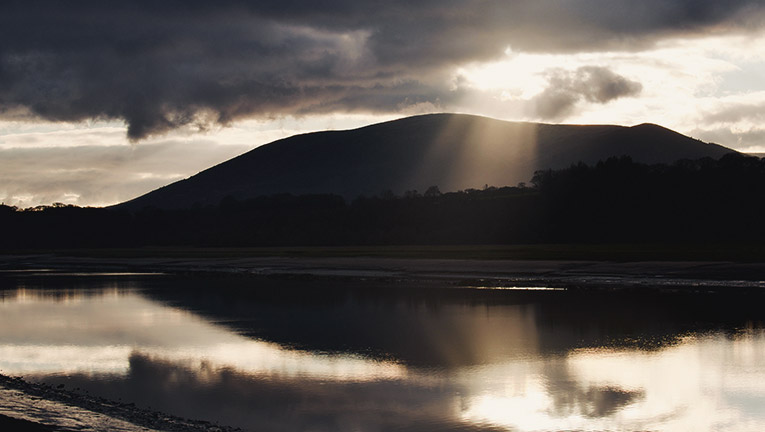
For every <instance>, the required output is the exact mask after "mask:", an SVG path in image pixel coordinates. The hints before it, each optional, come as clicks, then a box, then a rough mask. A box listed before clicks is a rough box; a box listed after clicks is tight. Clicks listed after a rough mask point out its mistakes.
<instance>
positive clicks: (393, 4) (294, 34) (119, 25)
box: [0, 0, 763, 140]
mask: <svg viewBox="0 0 765 432" xmlns="http://www.w3.org/2000/svg"><path fill="white" fill-rule="evenodd" d="M762 3H763V2H762V1H753V0H732V1H727V2H719V1H711V0H705V1H697V0H694V1H691V0H646V1H642V2H635V1H632V0H615V1H609V2H603V1H600V0H578V1H565V2H562V1H557V0H518V1H512V2H510V1H505V0H446V1H444V0H421V1H417V2H408V1H403V0H394V1H387V2H378V1H364V0H327V1H321V2H309V1H298V0H279V1H270V0H266V1H262V0H260V1H246V0H238V1H237V0H224V1H216V2H210V1H201V0H199V1H195V0H187V1H180V0H177V1H162V2H155V1H140V0H136V1H121V2H104V1H95V0H92V1H88V0H82V1H72V2H60V1H54V0H50V1H46V0H37V1H35V0H25V1H8V2H3V4H2V6H0V119H2V118H4V119H15V120H34V119H43V120H47V121H64V122H79V121H83V120H90V119H98V120H117V121H124V122H125V123H126V125H127V135H128V137H129V138H130V139H133V140H138V139H143V138H146V137H148V136H151V135H157V134H163V133H166V132H167V131H170V130H172V129H176V128H179V127H189V126H190V127H192V128H196V129H199V130H206V129H208V128H210V127H211V126H213V125H216V124H223V125H226V124H230V123H231V122H232V121H235V120H240V119H243V118H253V117H254V118H278V117H281V116H286V115H293V116H301V115H311V114H316V113H331V112H364V113H391V112H406V111H407V110H408V109H411V107H418V106H432V107H439V108H442V109H444V110H451V109H453V108H454V107H457V106H459V103H460V101H463V100H465V99H466V98H470V97H474V96H475V95H471V94H469V90H467V89H464V88H459V87H458V88H455V87H454V86H453V85H452V78H453V77H452V75H451V71H452V70H453V69H454V68H455V67H458V66H460V65H464V64H475V63H477V62H486V61H491V60H496V59H500V58H502V57H503V56H504V55H505V53H506V51H507V49H508V47H512V49H513V50H514V51H517V52H533V53H572V52H597V51H614V50H622V51H635V50H642V49H647V48H649V47H651V46H653V45H654V44H655V43H656V42H657V41H660V40H662V39H663V38H666V37H670V36H672V37H677V36H684V37H696V36H700V35H705V34H709V33H710V32H718V33H719V32H744V33H745V32H747V31H750V30H751V29H752V28H758V27H759V26H760V24H761V19H762V9H763V7H762ZM549 81H550V87H549V88H548V89H547V90H545V91H544V93H542V94H540V95H539V97H538V98H537V99H535V100H534V101H530V103H532V102H533V103H535V104H536V106H537V109H538V114H540V116H541V117H545V118H561V117H564V116H565V115H566V114H569V113H571V112H572V110H574V109H575V107H576V106H577V102H579V101H580V100H584V101H588V102H593V103H597V104H601V103H605V102H608V101H611V100H614V99H616V98H620V97H626V96H635V95H637V94H638V93H639V90H640V88H641V84H640V83H638V82H635V81H634V78H627V77H624V76H621V75H618V74H617V73H615V72H613V71H610V70H609V69H606V68H603V67H596V68H590V69H576V70H569V71H563V72H560V73H559V74H558V75H554V76H552V77H549Z"/></svg>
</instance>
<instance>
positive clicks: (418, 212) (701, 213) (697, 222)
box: [0, 154, 765, 250]
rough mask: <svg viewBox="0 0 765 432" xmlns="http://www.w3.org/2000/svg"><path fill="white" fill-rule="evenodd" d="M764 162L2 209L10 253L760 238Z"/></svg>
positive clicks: (587, 169) (627, 164)
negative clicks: (201, 201)
mask: <svg viewBox="0 0 765 432" xmlns="http://www.w3.org/2000/svg"><path fill="white" fill-rule="evenodd" d="M764 221H765V159H759V158H756V157H751V156H744V155H740V154H730V155H726V156H724V157H722V158H721V159H719V160H715V159H711V158H704V159H699V160H680V161H677V162H675V163H673V164H668V165H665V164H657V165H647V164H642V163H637V162H634V161H633V160H632V159H631V158H629V157H619V158H610V159H608V160H605V161H602V162H599V163H597V164H594V165H587V164H583V163H579V164H576V165H573V166H571V167H569V168H566V169H559V170H545V171H538V172H537V173H536V174H535V175H534V177H533V178H532V179H531V180H530V182H529V184H528V185H525V184H519V185H517V186H512V187H510V186H506V187H490V186H488V185H486V186H485V187H483V188H481V189H468V190H463V191H457V192H448V193H441V192H440V191H439V189H438V187H437V186H433V187H430V188H428V189H427V190H426V191H425V192H424V193H419V192H417V191H408V192H406V193H404V194H402V195H395V194H393V193H392V192H390V191H385V192H381V193H380V194H378V195H376V196H371V197H364V196H361V197H358V198H356V199H354V200H350V201H347V200H344V199H343V198H342V197H340V196H337V195H330V194H327V195H302V196H294V195H290V194H279V195H271V196H261V197H257V198H253V199H247V200H239V199H236V198H234V197H230V196H229V197H226V198H224V199H223V200H222V201H221V202H220V203H219V204H218V205H215V206H194V207H192V208H188V209H182V210H163V209H159V208H154V207H146V208H143V209H141V210H139V211H136V212H129V211H126V210H118V209H110V208H87V207H86V208H83V207H76V206H66V205H54V206H41V207H36V208H33V209H18V208H15V207H10V206H6V205H2V206H0V223H2V226H3V227H5V228H6V229H5V230H4V231H5V233H4V234H3V236H2V238H1V239H0V247H2V248H3V249H6V250H21V249H37V248H76V247H141V246H319V245H321V246H332V245H396V244H511V243H575V242H596V243H609V242H657V241H658V242H663V241H673V242H701V241H720V242H752V243H755V242H760V241H762V240H765V223H763V222H764Z"/></svg>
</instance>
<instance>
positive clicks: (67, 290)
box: [0, 272, 765, 431]
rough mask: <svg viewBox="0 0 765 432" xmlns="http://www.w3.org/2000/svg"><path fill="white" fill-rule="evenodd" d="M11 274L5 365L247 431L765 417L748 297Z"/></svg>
mask: <svg viewBox="0 0 765 432" xmlns="http://www.w3.org/2000/svg"><path fill="white" fill-rule="evenodd" d="M2 281H3V283H2V287H3V289H2V290H0V371H2V373H5V374H9V375H21V376H24V377H25V378H27V379H29V380H34V381H44V382H48V383H52V384H54V385H57V384H59V383H61V384H65V385H66V387H67V388H80V389H82V390H81V391H85V390H87V391H88V392H90V393H91V394H98V395H103V396H106V397H109V398H112V399H121V400H123V401H133V402H136V403H137V404H138V405H139V406H142V407H152V408H153V409H159V410H162V411H165V412H169V413H172V414H176V415H180V416H184V417H192V418H202V419H207V420H212V421H217V422H220V423H222V424H227V425H232V426H239V427H242V428H244V429H246V430H258V431H261V430H262V431H301V430H305V431H309V430H310V431H387V430H412V431H431V430H432V431H444V430H447V431H448V430H465V431H479V430H512V431H553V430H555V431H557V430H619V431H621V430H624V431H633V430H660V431H687V430H725V431H737V430H741V431H759V430H765V332H764V331H763V327H762V325H761V324H760V323H761V322H762V318H763V317H765V313H763V312H761V311H760V310H759V307H758V306H759V305H760V304H762V303H761V300H762V298H761V297H760V296H753V295H751V294H749V295H738V296H722V295H710V294H694V295H688V294H666V295H658V294H652V295H640V296H638V295H633V294H619V293H586V294H577V293H573V292H567V291H562V292H561V291H547V290H527V291H513V290H487V289H462V288H460V289H457V288H444V287H435V288H433V287H431V288H427V287H410V286H406V287H405V286H398V285H396V284H393V283H391V284H379V283H375V284H373V283H363V282H342V281H334V282H332V281H330V280H324V281H317V280H312V279H309V278H305V279H293V280H279V279H271V278H263V279H257V278H220V277H208V278H199V277H196V278H191V277H178V276H162V275H129V274H101V275H97V276H84V275H78V274H67V275H56V274H55V273H53V274H51V273H47V274H45V275H43V274H37V273H34V272H27V273H24V274H14V275H10V276H9V275H6V276H5V277H4V278H3V279H2Z"/></svg>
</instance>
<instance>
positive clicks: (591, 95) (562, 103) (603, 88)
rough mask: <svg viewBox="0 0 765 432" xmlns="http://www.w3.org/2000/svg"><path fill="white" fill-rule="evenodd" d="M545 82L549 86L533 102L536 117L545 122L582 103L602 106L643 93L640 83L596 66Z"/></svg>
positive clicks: (561, 73) (556, 73)
mask: <svg viewBox="0 0 765 432" xmlns="http://www.w3.org/2000/svg"><path fill="white" fill-rule="evenodd" d="M548 81H549V86H548V87H547V88H546V89H545V90H544V91H543V92H542V93H540V94H539V95H537V96H536V97H535V98H534V99H533V102H534V107H535V109H536V114H537V115H538V116H539V117H541V118H544V119H558V118H561V117H565V116H566V115H567V114H569V113H571V112H572V111H573V110H574V106H575V105H576V104H577V102H579V101H580V100H582V99H584V100H586V101H587V102H592V103H601V104H603V103H607V102H610V101H612V100H614V99H618V98H621V97H627V96H636V95H638V94H639V93H640V92H641V91H642V90H643V85H642V84H640V83H639V82H636V81H632V80H629V79H627V78H625V77H623V76H621V75H618V74H616V73H614V72H613V71H611V70H610V69H607V68H604V67H598V66H585V67H581V68H579V69H577V70H576V71H574V72H565V71H561V70H556V71H552V72H551V73H550V74H549V76H548Z"/></svg>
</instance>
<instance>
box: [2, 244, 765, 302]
mask: <svg viewBox="0 0 765 432" xmlns="http://www.w3.org/2000/svg"><path fill="white" fill-rule="evenodd" d="M670 251H671V250H670ZM606 252H608V250H607V248H606V247H603V250H602V251H601V250H599V249H596V248H594V247H592V248H590V250H585V251H584V252H582V253H580V255H581V256H583V257H585V258H589V259H572V257H574V256H576V251H574V250H565V249H562V248H560V249H557V250H556V249H554V248H551V247H548V248H547V249H542V248H538V249H533V248H527V249H522V248H521V247H517V248H515V249H513V248H512V247H504V248H503V247H493V246H487V247H483V246H472V247H471V246H464V247H420V248H418V247H406V248H404V247H397V248H394V247H391V248H272V249H150V250H131V249H125V250H95V251H93V250H90V251H89V250H75V251H59V252H55V253H34V254H16V255H0V270H4V271H5V272H9V271H11V272H13V271H19V270H38V271H39V270H45V271H55V272H83V273H93V272H97V273H104V272H106V273H109V272H112V273H120V272H129V273H186V274H188V273H192V274H194V273H196V274H227V275H241V276H263V277H293V278H294V277H311V278H345V279H364V280H370V279H376V280H380V281H383V282H384V281H391V282H393V281H395V282H398V283H415V284H418V283H434V284H441V285H444V286H447V287H500V288H501V287H514V286H518V287H528V286H543V287H556V288H558V287H559V288H585V289H630V288H667V289H681V288H690V289H696V290H717V289H719V288H725V289H728V290H731V289H734V290H735V289H741V290H758V291H759V290H762V289H765V261H754V260H752V261H738V262H737V261H729V260H693V259H676V260H669V259H667V260H664V259H658V258H655V257H657V255H654V254H650V253H648V254H646V253H644V252H645V251H638V252H640V253H641V255H640V256H638V255H636V252H635V251H632V254H633V258H634V259H631V260H627V259H622V260H620V259H619V257H620V256H621V257H622V258H625V257H626V252H622V253H620V252H619V249H618V248H614V249H613V250H612V253H611V256H612V258H613V259H611V260H608V259H604V258H605V256H601V255H600V254H601V253H604V254H605V253H606ZM665 253H669V251H665ZM543 254H546V255H547V256H549V257H555V258H557V257H560V258H557V259H534V257H535V256H541V255H543ZM508 256H510V257H513V256H515V257H522V258H510V259H508V258H505V257H508ZM677 256H678V257H681V256H680V255H677ZM652 257H653V258H655V259H650V258H652ZM593 258H601V259H593ZM641 258H643V259H641Z"/></svg>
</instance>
